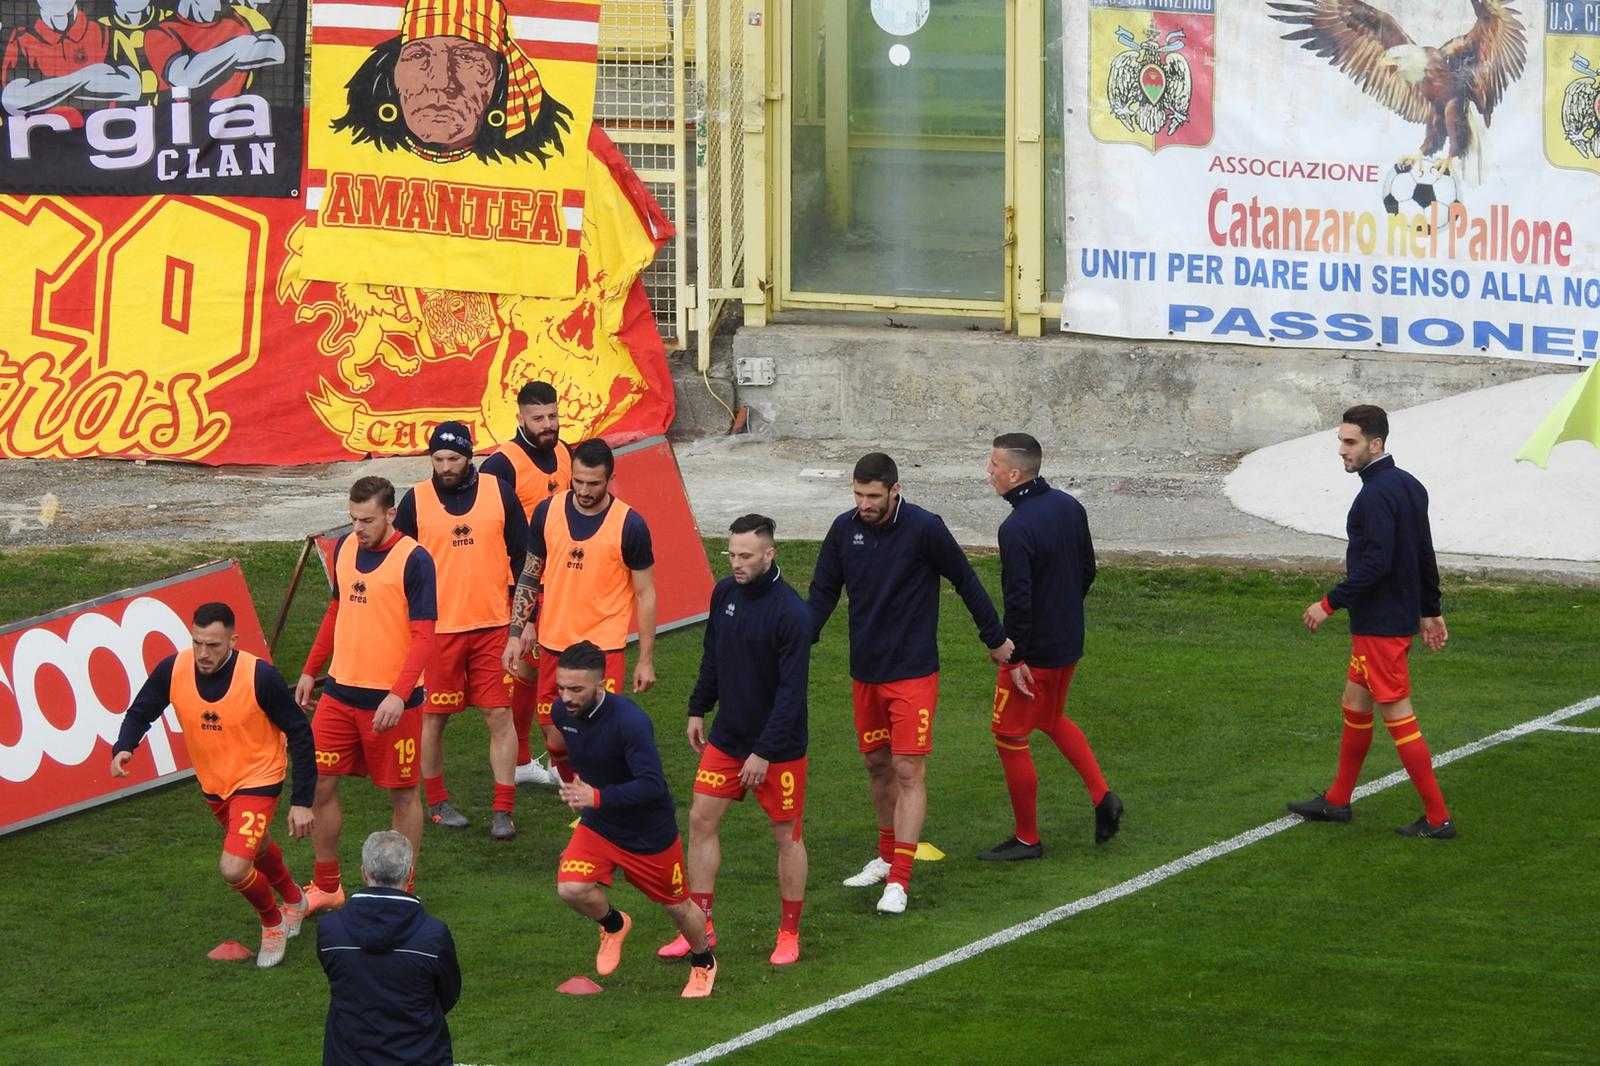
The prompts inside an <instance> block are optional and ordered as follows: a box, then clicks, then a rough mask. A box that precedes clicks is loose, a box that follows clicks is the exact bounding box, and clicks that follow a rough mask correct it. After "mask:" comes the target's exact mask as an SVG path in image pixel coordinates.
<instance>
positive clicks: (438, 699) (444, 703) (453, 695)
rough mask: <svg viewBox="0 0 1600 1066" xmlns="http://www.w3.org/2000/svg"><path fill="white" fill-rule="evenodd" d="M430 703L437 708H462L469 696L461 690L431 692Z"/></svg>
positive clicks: (429, 694)
mask: <svg viewBox="0 0 1600 1066" xmlns="http://www.w3.org/2000/svg"><path fill="white" fill-rule="evenodd" d="M428 702H429V703H431V704H432V705H433V706H435V707H460V706H463V705H464V704H465V703H466V702H467V694H466V693H465V692H461V691H459V690H458V691H455V692H430V693H428Z"/></svg>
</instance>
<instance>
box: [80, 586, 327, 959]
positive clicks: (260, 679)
mask: <svg viewBox="0 0 1600 1066" xmlns="http://www.w3.org/2000/svg"><path fill="white" fill-rule="evenodd" d="M189 637H190V640H191V641H192V642H193V643H192V646H191V647H190V648H188V649H187V650H185V651H180V652H178V653H177V654H176V655H169V656H167V657H166V658H165V659H162V660H161V661H160V662H159V663H157V664H156V666H155V669H154V670H151V671H150V676H149V677H148V678H147V679H146V680H145V683H144V685H143V686H142V687H141V688H140V689H139V694H138V695H137V696H135V697H134V699H133V704H132V706H130V707H129V708H128V713H127V715H126V716H125V717H124V718H123V719H122V730H121V732H120V733H119V734H118V736H117V743H116V745H115V746H114V747H113V748H112V749H111V776H113V777H126V776H127V775H128V763H129V762H130V761H131V760H132V759H133V752H134V749H135V748H137V747H138V746H139V742H140V741H141V740H143V739H144V735H145V733H147V732H148V731H149V729H150V727H151V726H152V725H154V724H155V721H156V719H158V718H160V717H161V716H162V714H164V713H165V712H166V709H167V706H168V705H169V704H170V705H171V707H172V709H173V710H174V711H175V712H176V713H177V715H178V723H179V724H180V725H181V726H182V727H183V736H184V742H185V744H186V745H187V747H188V749H189V759H190V761H191V762H192V763H193V764H194V775H195V779H196V780H197V781H198V782H199V783H200V792H201V795H203V796H205V798H206V803H208V804H209V805H210V807H211V813H212V815H213V816H214V817H215V818H216V819H217V821H218V822H219V823H220V824H221V825H222V830H223V838H222V855H221V856H220V857H219V859H218V860H217V869H218V871H219V872H220V873H221V874H222V879H223V880H224V881H226V882H227V883H228V885H229V886H230V887H231V888H232V889H233V890H234V891H235V892H237V893H239V894H240V895H241V896H243V897H244V898H245V899H246V900H247V901H249V903H250V906H252V907H254V908H255V910H256V914H257V915H258V916H259V917H260V919H261V950H260V951H259V952H258V953H257V955H256V965H257V966H276V965H277V964H278V963H279V962H281V961H283V952H284V946H285V942H286V941H287V940H288V939H289V938H290V937H292V936H296V935H298V934H299V932H300V923H301V921H302V920H303V919H304V918H305V916H306V899H305V895H304V893H303V892H301V890H300V886H299V885H298V884H296V883H295V879H294V875H292V874H291V873H290V872H289V867H288V865H287V864H286V863H285V862H284V861H283V851H282V849H280V848H279V847H278V845H277V843H276V842H275V841H274V840H273V839H272V837H271V835H270V833H269V829H270V827H271V825H272V816H273V814H274V813H275V812H276V811H277V809H278V797H279V796H280V795H281V794H282V792H283V778H284V770H285V769H286V768H287V765H288V761H289V760H288V756H289V755H292V756H293V757H294V790H293V792H292V793H291V794H290V807H289V832H290V834H291V835H292V836H296V837H303V836H305V835H306V834H307V833H309V832H311V828H312V813H311V802H312V796H313V794H314V793H315V790H316V784H317V770H316V756H315V751H314V748H313V744H312V740H311V726H310V724H309V723H308V722H307V721H306V716H305V715H304V714H302V713H301V711H300V708H298V707H296V706H295V704H294V698H293V697H292V696H290V695H289V686H288V685H287V684H285V683H284V680H283V677H282V675H280V674H279V673H278V671H277V670H275V669H273V668H272V664H271V663H267V662H263V661H262V660H260V659H258V658H256V657H255V656H254V655H251V654H250V653H249V652H244V651H239V650H238V647H237V645H238V643H239V638H238V634H237V633H235V631H234V617H233V609H232V608H231V607H229V606H228V605H227V604H225V603H203V604H201V605H200V606H199V607H198V608H196V610H195V612H194V621H193V624H192V625H191V626H190V628H189ZM274 890H276V891H277V893H278V895H279V896H280V897H282V899H283V906H281V907H280V906H278V904H277V903H275V902H274V901H273V891H274Z"/></svg>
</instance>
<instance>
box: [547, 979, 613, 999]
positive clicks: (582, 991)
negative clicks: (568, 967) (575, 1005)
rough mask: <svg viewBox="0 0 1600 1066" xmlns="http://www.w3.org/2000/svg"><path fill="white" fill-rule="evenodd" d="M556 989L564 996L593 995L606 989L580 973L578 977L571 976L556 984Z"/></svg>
mask: <svg viewBox="0 0 1600 1066" xmlns="http://www.w3.org/2000/svg"><path fill="white" fill-rule="evenodd" d="M556 991H557V992H560V993H561V994H562V995H564V996H593V995H596V994H598V993H600V992H604V991H605V989H603V988H601V987H600V986H599V985H597V984H595V983H594V982H593V981H591V980H589V979H588V978H587V977H584V976H582V975H579V976H577V977H569V978H567V979H566V980H565V981H562V982H561V983H560V984H559V985H557V986H556Z"/></svg>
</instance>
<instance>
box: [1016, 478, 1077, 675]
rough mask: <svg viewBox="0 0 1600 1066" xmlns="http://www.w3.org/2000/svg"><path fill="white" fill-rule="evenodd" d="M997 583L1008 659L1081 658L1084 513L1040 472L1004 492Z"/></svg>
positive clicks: (1059, 662)
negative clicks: (1007, 510) (1009, 648)
mask: <svg viewBox="0 0 1600 1066" xmlns="http://www.w3.org/2000/svg"><path fill="white" fill-rule="evenodd" d="M1005 500H1006V502H1007V503H1009V504H1010V505H1011V513H1010V514H1009V515H1007V516H1006V520H1005V521H1004V522H1001V523H1000V588H1001V592H1002V596H1003V598H1004V601H1005V612H1006V621H1005V625H1006V636H1008V637H1010V638H1011V640H1012V641H1013V642H1014V643H1015V644H1016V650H1015V651H1013V652H1012V654H1011V661H1012V662H1014V663H1027V664H1028V665H1029V666H1041V667H1046V668H1050V667H1057V666H1069V665H1071V664H1072V663H1075V662H1077V661H1078V660H1079V659H1081V658H1083V598H1084V597H1085V596H1087V595H1089V588H1090V587H1091V586H1092V585H1093V584H1094V574H1095V565H1094V541H1093V540H1092V539H1091V538H1090V536H1089V516H1088V514H1087V513H1086V512H1085V511H1084V509H1083V504H1081V503H1079V502H1078V501H1077V499H1076V498H1074V497H1073V496H1072V495H1071V494H1070V493H1066V492H1062V491H1061V490H1060V489H1055V488H1051V487H1050V485H1049V484H1048V483H1047V482H1046V481H1045V479H1044V478H1042V477H1036V478H1034V479H1033V480H1032V481H1030V482H1028V483H1027V484H1025V485H1018V486H1017V487H1016V488H1014V489H1012V490H1011V491H1010V492H1008V493H1006V495H1005Z"/></svg>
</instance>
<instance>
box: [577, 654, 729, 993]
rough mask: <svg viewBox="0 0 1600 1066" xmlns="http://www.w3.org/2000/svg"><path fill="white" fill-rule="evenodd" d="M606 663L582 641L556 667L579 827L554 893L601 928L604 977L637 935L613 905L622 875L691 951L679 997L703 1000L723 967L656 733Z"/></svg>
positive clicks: (598, 956)
mask: <svg viewBox="0 0 1600 1066" xmlns="http://www.w3.org/2000/svg"><path fill="white" fill-rule="evenodd" d="M605 663H606V657H605V653H603V652H602V651H601V650H600V649H599V648H598V647H596V646H595V645H594V644H591V643H589V642H588V641H583V642H581V643H578V644H575V645H573V646H572V647H570V648H568V649H567V650H566V651H564V652H562V653H561V658H560V660H559V661H558V662H557V664H556V692H557V699H556V702H555V705H554V706H553V707H551V709H550V714H551V719H552V720H553V721H554V722H555V725H556V728H557V729H559V730H561V735H562V737H563V738H564V739H565V741H566V749H567V751H568V752H569V757H570V759H571V770H572V776H571V777H570V778H563V779H562V781H561V785H560V786H559V787H560V790H561V791H560V795H561V799H562V801H563V802H564V803H566V805H567V806H568V807H571V808H572V809H573V810H574V811H576V812H578V827H577V828H576V829H574V830H573V831H572V839H571V840H569V841H568V842H567V847H566V850H564V851H563V852H562V853H561V860H560V863H559V864H558V866H557V868H556V891H557V893H558V894H559V895H560V896H561V899H562V901H563V902H564V903H566V905H567V906H569V907H571V908H572V909H573V910H575V911H577V912H578V913H579V914H581V915H583V916H584V917H586V918H589V919H591V920H593V921H594V922H595V923H596V924H597V925H598V926H599V927H600V946H599V948H598V950H597V951H596V952H595V959H594V967H595V972H596V973H598V974H599V975H600V976H601V977H605V976H606V975H608V974H611V973H613V972H615V971H616V968H617V966H618V965H619V964H620V963H621V962H622V945H623V941H625V940H626V939H627V937H628V933H629V932H630V931H631V930H632V929H633V919H632V918H630V917H629V916H628V915H627V914H625V913H623V912H622V911H619V910H618V909H617V908H615V907H613V906H612V905H611V900H610V898H609V897H608V896H607V894H606V890H605V889H606V886H608V885H610V884H611V881H612V877H613V875H614V874H615V872H616V870H617V869H618V868H619V867H620V868H621V870H622V873H623V875H624V876H625V877H627V879H628V881H629V882H631V883H632V884H633V886H634V887H635V888H637V889H638V890H639V891H640V892H643V893H644V894H645V896H646V897H647V898H649V899H650V900H652V901H654V902H656V903H659V904H660V905H661V908H662V910H664V911H666V912H667V916H668V917H669V918H671V919H672V922H673V924H674V925H676V926H677V927H678V931H679V932H680V933H682V934H683V937H684V939H685V940H687V941H688V942H689V980H688V983H687V984H685V985H684V986H683V998H685V999H701V998H704V997H705V996H709V995H710V994H711V988H712V985H713V984H715V982H716V978H717V960H716V957H715V955H713V954H712V950H711V945H710V943H708V942H707V940H706V916H705V914H704V912H702V911H701V910H700V908H699V907H697V906H695V904H694V901H693V900H691V899H690V898H689V894H688V891H687V890H686V888H685V886H684V877H683V841H682V840H681V839H680V838H679V836H678V821H677V815H676V813H675V812H674V809H673V804H672V790H671V789H670V788H668V787H667V777H666V774H665V773H663V772H662V770H661V755H660V753H659V752H658V751H657V750H656V737H655V727H654V726H653V725H651V722H650V716H649V715H647V714H645V713H644V710H643V709H642V708H640V707H639V705H638V704H636V703H634V702H633V701H632V700H629V699H626V698H625V697H622V696H618V695H614V694H612V693H609V692H607V691H606V690H605V687H604V685H603V684H602V681H603V678H604V676H605Z"/></svg>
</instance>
